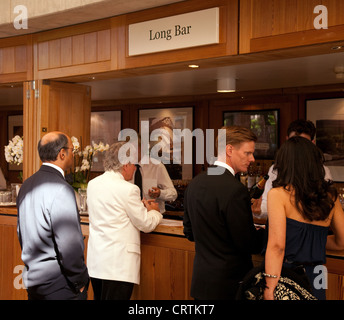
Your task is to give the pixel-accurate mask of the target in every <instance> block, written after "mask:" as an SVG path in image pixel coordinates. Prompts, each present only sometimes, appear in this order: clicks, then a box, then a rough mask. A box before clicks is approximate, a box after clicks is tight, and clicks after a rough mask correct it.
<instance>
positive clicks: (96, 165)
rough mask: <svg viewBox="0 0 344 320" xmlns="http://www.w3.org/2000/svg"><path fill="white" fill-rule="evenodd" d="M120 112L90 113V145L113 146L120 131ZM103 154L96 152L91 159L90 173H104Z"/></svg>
mask: <svg viewBox="0 0 344 320" xmlns="http://www.w3.org/2000/svg"><path fill="white" fill-rule="evenodd" d="M121 120H122V113H121V111H96V112H91V139H90V140H91V143H93V142H94V143H97V144H98V143H99V142H103V143H104V144H107V143H108V144H109V145H110V146H111V144H113V143H114V142H116V141H117V139H118V134H119V132H120V131H121V125H122V124H121V122H122V121H121ZM103 160H104V154H103V153H102V152H98V153H97V154H96V155H95V156H94V158H93V165H92V171H104V166H103Z"/></svg>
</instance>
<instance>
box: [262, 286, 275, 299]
mask: <svg viewBox="0 0 344 320" xmlns="http://www.w3.org/2000/svg"><path fill="white" fill-rule="evenodd" d="M264 300H274V290H270V289H269V288H266V289H265V290H264Z"/></svg>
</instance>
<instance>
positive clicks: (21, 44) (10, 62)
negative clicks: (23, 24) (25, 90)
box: [0, 35, 33, 83]
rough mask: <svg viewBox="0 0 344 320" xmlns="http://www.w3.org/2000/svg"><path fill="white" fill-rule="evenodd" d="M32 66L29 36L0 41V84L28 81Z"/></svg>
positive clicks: (30, 39) (30, 76)
mask: <svg viewBox="0 0 344 320" xmlns="http://www.w3.org/2000/svg"><path fill="white" fill-rule="evenodd" d="M32 66H33V61H32V37H31V36H30V35H29V36H21V37H13V38H8V39H0V83H7V82H21V81H26V80H30V79H31V78H32V71H33V67H32Z"/></svg>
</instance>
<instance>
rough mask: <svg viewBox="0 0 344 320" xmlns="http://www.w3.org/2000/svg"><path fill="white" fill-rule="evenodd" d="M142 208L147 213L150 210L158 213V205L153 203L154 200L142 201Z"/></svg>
mask: <svg viewBox="0 0 344 320" xmlns="http://www.w3.org/2000/svg"><path fill="white" fill-rule="evenodd" d="M142 202H143V204H144V206H145V207H146V208H147V210H148V211H150V210H156V211H159V212H160V210H159V204H158V203H157V202H156V201H155V200H152V199H151V200H146V199H143V200H142Z"/></svg>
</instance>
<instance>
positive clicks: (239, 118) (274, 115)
mask: <svg viewBox="0 0 344 320" xmlns="http://www.w3.org/2000/svg"><path fill="white" fill-rule="evenodd" d="M223 124H224V125H225V126H242V127H246V128H250V129H251V130H252V131H253V132H254V133H255V134H256V136H257V137H258V140H257V142H256V149H255V153H254V157H255V158H256V159H273V158H274V157H275V153H276V151H277V149H278V141H279V110H252V111H225V112H224V113H223Z"/></svg>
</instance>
